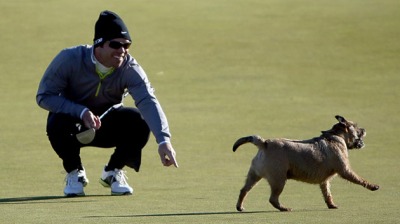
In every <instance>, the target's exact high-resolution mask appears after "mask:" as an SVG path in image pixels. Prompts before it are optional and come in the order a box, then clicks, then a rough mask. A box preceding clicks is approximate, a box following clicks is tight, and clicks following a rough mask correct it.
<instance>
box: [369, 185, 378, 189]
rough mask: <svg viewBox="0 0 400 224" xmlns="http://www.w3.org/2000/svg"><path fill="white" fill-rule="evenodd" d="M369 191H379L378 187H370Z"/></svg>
mask: <svg viewBox="0 0 400 224" xmlns="http://www.w3.org/2000/svg"><path fill="white" fill-rule="evenodd" d="M369 189H370V190H371V191H376V190H378V189H379V186H378V185H374V184H373V185H371V187H370V188H369Z"/></svg>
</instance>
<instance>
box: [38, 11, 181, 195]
mask: <svg viewBox="0 0 400 224" xmlns="http://www.w3.org/2000/svg"><path fill="white" fill-rule="evenodd" d="M131 41H132V40H131V37H130V35H129V32H128V29H127V27H126V25H125V24H124V22H123V21H122V19H121V18H120V17H119V16H118V15H117V14H115V13H113V12H111V11H103V12H101V13H100V16H99V18H98V20H97V22H96V24H95V35H94V44H93V46H90V45H81V46H75V47H71V48H67V49H64V50H62V51H61V52H60V53H59V54H58V55H57V56H56V57H55V58H54V59H53V61H52V62H51V63H50V65H49V67H48V68H47V70H46V71H45V73H44V75H43V77H42V79H41V81H40V84H39V88H38V92H37V95H36V101H37V103H38V105H39V106H40V107H42V108H44V109H46V110H48V111H49V115H48V120H47V128H46V131H47V135H48V138H49V141H50V144H51V146H52V147H53V149H54V151H55V152H56V153H57V155H58V156H59V157H60V158H61V159H62V162H63V166H64V169H65V170H66V172H67V173H68V174H67V177H66V186H65V188H64V194H65V195H66V196H82V195H85V193H84V190H83V187H85V186H86V185H87V183H88V182H89V181H88V179H87V177H86V173H85V169H84V167H83V165H82V162H81V158H80V149H81V147H85V146H94V147H103V148H109V147H115V150H114V153H113V154H112V155H111V157H110V159H109V161H108V163H107V165H106V166H105V167H104V169H103V172H102V175H101V178H100V183H101V184H102V185H103V186H105V187H110V188H111V194H112V195H127V194H132V193H133V189H132V187H131V186H129V184H128V183H127V182H126V177H125V174H124V172H125V171H123V170H122V169H123V167H124V166H128V167H131V168H133V169H134V170H135V171H136V172H138V171H139V168H140V163H141V152H142V148H143V147H144V146H145V145H146V143H147V141H148V139H149V134H150V131H151V132H152V133H153V135H154V136H155V139H156V141H157V143H158V152H159V155H160V158H161V162H162V164H163V165H164V166H171V165H174V166H175V167H178V163H177V160H176V159H175V150H174V149H173V147H172V144H171V142H170V137H171V134H170V132H169V127H168V122H167V119H166V117H165V114H164V112H163V110H162V108H161V106H160V104H159V102H158V100H157V98H156V96H155V95H154V90H153V88H152V87H151V85H150V82H149V80H148V78H147V75H146V73H145V72H144V71H143V69H142V68H141V67H140V65H139V64H138V63H137V61H136V60H135V59H134V58H133V57H132V56H131V55H130V54H129V53H128V52H129V47H130V45H131ZM126 90H127V92H128V93H129V94H130V95H131V96H132V98H133V99H134V101H135V105H136V108H130V107H121V108H118V109H116V110H114V111H112V112H109V113H108V114H107V115H106V116H104V117H103V118H102V119H101V120H100V117H99V115H100V114H102V113H103V112H105V111H106V110H107V109H108V108H110V107H112V106H113V105H115V104H118V103H121V101H122V98H123V95H124V92H125V91H126ZM81 126H82V127H85V128H86V129H94V130H96V132H95V138H94V139H93V141H91V142H90V143H88V144H83V143H81V142H79V141H78V140H77V138H76V134H77V133H79V132H80V131H82V130H80V127H81Z"/></svg>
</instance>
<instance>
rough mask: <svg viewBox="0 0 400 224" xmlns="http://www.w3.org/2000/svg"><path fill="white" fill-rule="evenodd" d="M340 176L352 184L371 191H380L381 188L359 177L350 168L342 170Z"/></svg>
mask: <svg viewBox="0 0 400 224" xmlns="http://www.w3.org/2000/svg"><path fill="white" fill-rule="evenodd" d="M338 173H339V175H340V176H341V177H342V178H343V179H346V180H348V181H350V182H352V183H355V184H359V185H361V186H363V187H365V188H367V189H369V190H371V191H376V190H378V189H379V186H378V185H376V184H371V183H369V182H368V181H366V180H364V179H363V178H361V177H359V176H358V175H357V174H356V173H355V172H353V171H352V170H351V169H350V168H347V169H342V170H341V171H339V172H338Z"/></svg>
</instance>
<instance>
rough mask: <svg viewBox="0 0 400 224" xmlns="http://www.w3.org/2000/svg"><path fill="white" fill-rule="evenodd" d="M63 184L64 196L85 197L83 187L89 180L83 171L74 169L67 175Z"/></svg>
mask: <svg viewBox="0 0 400 224" xmlns="http://www.w3.org/2000/svg"><path fill="white" fill-rule="evenodd" d="M65 182H66V185H65V188H64V195H65V196H67V197H75V196H84V195H85V192H84V191H83V187H85V186H86V185H87V184H88V183H89V180H88V179H87V177H86V172H85V170H78V169H76V170H73V171H71V172H70V173H68V174H67V176H66V177H65Z"/></svg>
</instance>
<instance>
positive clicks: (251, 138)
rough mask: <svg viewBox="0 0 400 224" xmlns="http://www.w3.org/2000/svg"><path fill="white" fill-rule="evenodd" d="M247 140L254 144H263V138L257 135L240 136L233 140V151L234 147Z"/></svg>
mask: <svg viewBox="0 0 400 224" xmlns="http://www.w3.org/2000/svg"><path fill="white" fill-rule="evenodd" d="M249 142H251V143H253V144H254V145H256V146H261V145H264V144H265V140H264V139H263V138H262V137H260V136H258V135H252V136H247V137H242V138H239V139H238V140H237V141H236V142H235V144H233V151H234V152H236V149H237V148H239V146H241V145H243V144H246V143H249Z"/></svg>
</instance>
